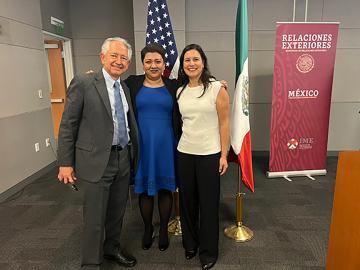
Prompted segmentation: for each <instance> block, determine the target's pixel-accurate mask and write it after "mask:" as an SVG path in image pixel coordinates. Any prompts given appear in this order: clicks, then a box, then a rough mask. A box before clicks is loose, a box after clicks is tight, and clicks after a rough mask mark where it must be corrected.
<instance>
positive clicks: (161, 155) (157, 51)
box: [125, 44, 181, 251]
mask: <svg viewBox="0 0 360 270" xmlns="http://www.w3.org/2000/svg"><path fill="white" fill-rule="evenodd" d="M141 61H142V63H143V69H144V72H145V74H144V75H135V76H130V77H128V78H127V79H126V80H125V82H126V84H127V86H128V87H129V89H130V92H131V98H132V102H133V105H134V110H135V115H136V117H137V122H138V128H139V138H140V160H139V166H138V170H137V172H136V174H135V177H134V180H135V183H134V190H135V193H137V194H139V207H140V212H141V216H142V218H143V221H144V234H143V238H142V248H143V249H149V248H150V247H151V245H152V243H153V241H154V226H153V223H152V217H153V209H154V196H155V195H156V194H157V195H158V208H159V216H160V230H159V249H160V250H161V251H164V250H166V249H167V248H168V246H169V238H168V231H167V226H168V222H169V218H170V215H171V208H172V203H173V197H172V192H173V191H175V189H176V181H175V175H176V172H175V164H176V162H175V155H176V146H177V141H178V139H179V137H180V133H181V132H180V130H181V128H180V117H179V110H178V106H177V102H176V97H175V93H176V90H177V88H178V83H177V81H176V80H170V79H167V78H165V77H163V76H162V73H163V71H164V70H165V51H164V49H163V48H162V47H161V46H160V45H158V44H148V45H146V46H145V47H144V48H143V49H142V51H141Z"/></svg>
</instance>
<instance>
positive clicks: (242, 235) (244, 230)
mask: <svg viewBox="0 0 360 270" xmlns="http://www.w3.org/2000/svg"><path fill="white" fill-rule="evenodd" d="M238 176H239V177H238V180H239V182H238V193H237V194H236V224H235V225H231V226H229V227H227V228H225V230H224V234H225V235H226V236H227V237H229V238H231V239H234V240H235V241H236V242H246V241H249V240H251V239H252V238H253V236H254V233H253V231H252V230H250V229H249V228H248V227H246V226H245V225H243V221H242V215H243V197H244V195H245V193H243V192H240V183H241V171H240V166H239V170H238Z"/></svg>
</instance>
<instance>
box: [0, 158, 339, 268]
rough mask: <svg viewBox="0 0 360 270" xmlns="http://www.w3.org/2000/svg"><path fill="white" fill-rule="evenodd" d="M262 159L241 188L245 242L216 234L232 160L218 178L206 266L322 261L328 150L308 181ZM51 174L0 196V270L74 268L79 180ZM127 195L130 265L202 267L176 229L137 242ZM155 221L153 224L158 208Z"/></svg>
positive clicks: (331, 179) (233, 185) (228, 204)
mask: <svg viewBox="0 0 360 270" xmlns="http://www.w3.org/2000/svg"><path fill="white" fill-rule="evenodd" d="M267 163H268V160H267V158H265V157H255V158H254V175H255V193H250V192H248V191H246V195H245V200H244V223H245V225H246V226H248V227H249V228H251V229H252V230H253V231H254V238H253V239H252V240H251V241H249V242H245V243H236V242H234V241H233V240H230V239H228V238H226V237H225V236H224V234H223V229H224V228H225V227H226V226H228V225H232V224H234V221H235V194H236V192H237V167H236V166H235V165H234V164H232V165H231V167H230V170H229V172H228V173H227V174H226V175H225V176H224V177H223V178H222V180H221V194H222V195H221V205H220V228H221V231H220V254H219V260H218V262H217V264H216V265H215V267H214V268H213V269H214V270H216V269H229V270H233V269H242V270H260V269H273V270H285V269H289V270H298V269H309V270H318V269H325V264H326V254H327V243H328V236H329V227H330V219H331V209H332V199H333V190H334V183H335V172H336V165H337V158H335V157H331V158H328V165H327V170H328V174H327V176H318V177H316V180H315V181H313V180H310V179H308V178H306V177H297V178H292V180H293V181H292V182H289V181H287V180H285V179H281V178H279V179H267V178H266V177H265V171H266V170H267ZM56 175H57V172H56V170H55V169H54V170H53V171H52V172H50V173H49V174H47V175H45V176H43V177H41V178H39V179H37V180H36V181H35V182H33V183H32V184H30V185H28V186H27V187H26V188H25V189H24V190H22V191H21V192H19V193H17V194H15V195H14V196H13V197H11V198H9V199H8V200H7V201H6V202H3V203H1V204H0V216H1V219H0V243H1V244H0V269H1V270H6V269H24V270H29V269H39V270H40V269H41V270H52V269H56V270H61V269H79V268H80V267H79V264H80V257H79V256H80V236H81V224H82V207H81V186H80V187H79V188H80V191H79V192H75V191H72V190H71V189H70V188H69V187H68V186H65V185H62V184H60V183H59V182H58V181H57V179H56ZM242 187H243V186H242ZM243 191H244V190H243ZM131 197H132V200H131V203H130V202H129V204H128V208H127V211H126V215H125V220H124V227H123V233H122V244H123V245H124V246H125V247H126V249H127V250H128V251H129V252H130V253H132V254H133V255H135V256H136V258H137V260H138V264H137V265H136V267H135V268H133V269H147V270H148V269H149V270H150V269H157V270H162V269H173V270H175V269H201V268H200V262H199V260H198V258H195V259H193V260H191V261H187V260H185V258H184V251H183V248H182V245H181V237H178V236H171V239H170V241H171V243H170V247H169V249H168V250H166V251H165V252H160V251H159V250H158V248H157V242H155V243H154V245H153V247H152V248H151V249H150V250H148V251H144V250H142V249H141V246H140V242H141V236H142V221H141V217H140V213H139V210H138V205H137V198H136V196H135V195H134V194H132V196H131ZM154 221H155V224H156V225H158V218H157V215H156V216H155V219H154ZM156 240H157V239H156ZM156 240H155V241H156ZM118 268H119V269H120V267H117V266H116V265H113V264H110V263H107V262H105V263H104V264H103V265H102V269H110V270H112V269H118Z"/></svg>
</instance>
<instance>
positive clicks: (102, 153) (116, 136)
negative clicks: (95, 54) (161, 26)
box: [58, 38, 138, 269]
mask: <svg viewBox="0 0 360 270" xmlns="http://www.w3.org/2000/svg"><path fill="white" fill-rule="evenodd" d="M131 55H132V50H131V46H130V44H129V43H128V42H127V41H126V40H124V39H122V38H108V39H106V40H105V41H104V43H103V45H102V48H101V54H100V59H101V63H102V65H103V68H102V70H100V71H99V72H97V73H91V74H86V75H81V76H76V77H75V78H74V79H73V80H72V82H71V84H70V86H69V88H68V91H67V97H66V104H65V109H64V113H63V116H62V120H61V124H60V131H59V144H58V161H59V166H60V168H59V175H58V178H59V180H60V181H63V182H64V183H65V184H74V183H75V181H76V180H77V179H79V180H81V183H82V186H81V187H82V189H84V207H83V218H84V230H83V239H82V259H81V265H82V269H100V265H101V263H102V261H103V258H106V259H109V260H112V261H115V262H116V263H118V264H119V265H121V266H125V267H132V266H134V265H135V264H136V259H135V258H134V257H132V256H131V255H128V254H125V253H124V252H123V251H122V250H121V249H120V231H121V225H122V220H123V216H124V213H125V208H126V202H127V197H128V187H129V181H130V173H131V170H135V169H136V165H137V157H138V132H137V126H136V121H135V116H134V112H133V109H132V104H131V99H130V93H129V89H128V88H127V87H126V85H125V84H124V83H123V82H122V81H121V80H120V75H122V74H123V73H124V72H125V71H126V70H127V69H128V67H129V64H130V60H131Z"/></svg>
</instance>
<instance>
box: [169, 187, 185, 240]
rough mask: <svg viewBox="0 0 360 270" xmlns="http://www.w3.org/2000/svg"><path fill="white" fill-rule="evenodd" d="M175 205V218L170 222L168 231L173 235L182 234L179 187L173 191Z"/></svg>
mask: <svg viewBox="0 0 360 270" xmlns="http://www.w3.org/2000/svg"><path fill="white" fill-rule="evenodd" d="M173 196H174V206H175V218H174V219H173V220H171V221H170V222H169V224H168V232H169V233H170V234H173V235H181V233H182V232H181V222H180V205H179V189H178V188H177V189H176V191H175V192H174V193H173Z"/></svg>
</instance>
